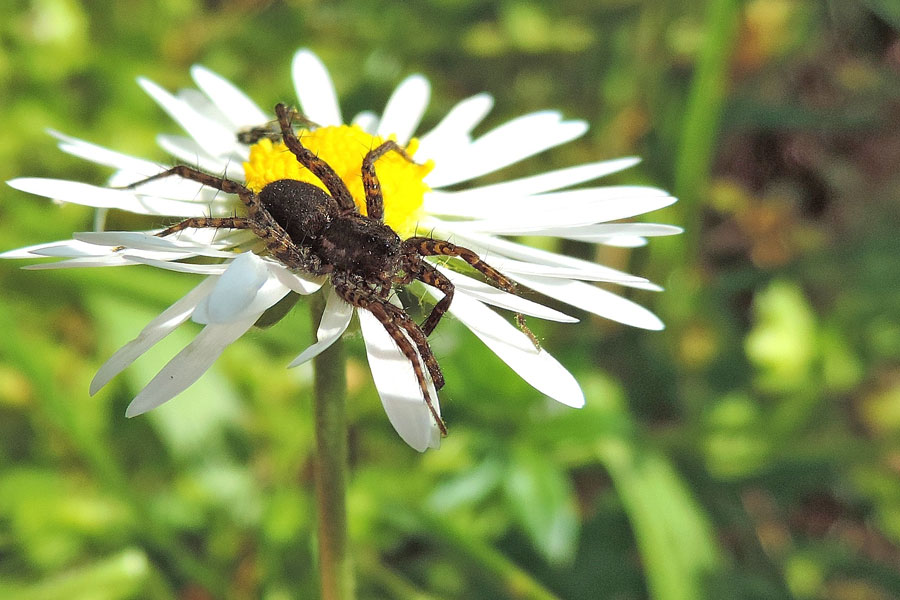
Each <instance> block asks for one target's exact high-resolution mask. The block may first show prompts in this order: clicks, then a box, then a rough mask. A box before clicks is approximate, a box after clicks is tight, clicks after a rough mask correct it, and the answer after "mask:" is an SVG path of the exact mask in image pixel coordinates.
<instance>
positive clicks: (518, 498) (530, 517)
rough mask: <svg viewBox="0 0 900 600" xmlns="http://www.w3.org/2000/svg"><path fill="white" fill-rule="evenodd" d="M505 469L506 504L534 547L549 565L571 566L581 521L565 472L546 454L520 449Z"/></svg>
mask: <svg viewBox="0 0 900 600" xmlns="http://www.w3.org/2000/svg"><path fill="white" fill-rule="evenodd" d="M506 468H507V472H506V477H505V480H504V491H505V492H506V501H507V502H508V503H509V505H510V507H511V508H512V510H513V514H515V515H516V518H517V520H518V521H519V523H520V524H521V525H522V526H523V528H524V529H525V532H526V533H527V534H528V536H529V537H530V538H531V540H532V542H534V544H535V547H536V548H537V549H538V550H539V551H540V552H541V554H542V555H543V556H544V557H545V558H546V559H547V560H549V561H550V562H553V563H557V564H564V563H567V562H570V561H571V560H572V558H573V556H574V554H575V547H576V543H577V541H578V517H577V515H576V514H575V499H574V496H573V494H572V488H571V484H570V483H569V480H568V477H567V476H566V474H565V472H564V471H562V470H561V469H560V467H559V465H558V464H557V463H556V462H555V461H553V460H550V459H549V458H548V457H547V456H546V455H545V454H540V453H537V452H535V451H533V450H530V449H526V448H519V449H517V451H516V452H514V453H513V454H512V457H511V460H510V463H509V465H507V467H506Z"/></svg>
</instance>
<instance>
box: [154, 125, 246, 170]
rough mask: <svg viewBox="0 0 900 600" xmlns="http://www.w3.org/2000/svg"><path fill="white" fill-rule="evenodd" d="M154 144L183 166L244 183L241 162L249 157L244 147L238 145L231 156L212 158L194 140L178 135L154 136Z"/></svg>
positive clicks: (224, 155)
mask: <svg viewBox="0 0 900 600" xmlns="http://www.w3.org/2000/svg"><path fill="white" fill-rule="evenodd" d="M235 139H237V138H235ZM156 143H157V144H159V147H160V148H162V149H163V150H165V151H166V152H167V153H169V154H171V155H172V156H174V157H175V158H177V159H178V160H179V161H180V162H181V163H183V164H186V165H190V166H192V167H195V168H197V169H200V170H201V171H204V172H206V173H213V174H215V175H219V176H221V177H227V178H228V179H233V180H235V181H244V167H243V161H245V160H247V158H248V157H249V156H250V154H249V150H247V147H246V146H243V145H238V147H236V148H235V150H234V152H233V153H232V154H223V155H218V156H212V155H211V154H210V153H209V152H207V151H206V149H205V148H204V147H203V146H201V145H200V144H199V143H198V142H197V141H196V140H193V139H191V138H188V137H184V136H180V135H167V134H160V135H158V136H156Z"/></svg>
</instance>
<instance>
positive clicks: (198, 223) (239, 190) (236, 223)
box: [124, 165, 321, 274]
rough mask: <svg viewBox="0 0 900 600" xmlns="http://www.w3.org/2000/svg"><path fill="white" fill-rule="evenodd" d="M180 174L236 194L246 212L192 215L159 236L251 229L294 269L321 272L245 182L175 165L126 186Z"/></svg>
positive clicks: (138, 185)
mask: <svg viewBox="0 0 900 600" xmlns="http://www.w3.org/2000/svg"><path fill="white" fill-rule="evenodd" d="M172 176H178V177H181V178H182V179H188V180H190V181H196V182H197V183H201V184H203V185H206V186H208V187H211V188H213V189H216V190H219V191H222V192H225V193H227V194H237V196H238V197H239V198H240V199H241V202H243V203H244V205H245V206H246V207H247V213H248V214H247V216H246V217H243V218H239V217H222V218H214V217H191V218H188V219H185V220H183V221H181V222H180V223H176V224H175V225H172V226H171V227H168V228H167V229H164V230H163V231H160V232H159V233H157V234H156V235H157V237H166V236H168V235H171V234H173V233H176V232H178V231H182V230H184V229H188V228H198V229H199V228H207V227H215V228H228V229H250V230H252V231H253V233H255V234H256V236H257V237H259V238H260V239H261V240H262V241H263V242H264V243H265V244H266V249H267V250H268V251H269V252H270V253H271V254H272V256H274V257H276V258H277V259H278V260H280V261H281V262H282V263H284V264H285V265H286V266H288V267H291V268H295V269H304V270H306V271H308V272H310V273H315V274H320V273H321V263H320V261H318V260H317V259H316V258H315V257H313V256H311V255H310V254H309V252H308V251H307V252H304V251H303V249H302V248H300V247H298V246H296V245H295V244H294V242H293V241H292V240H291V238H290V236H288V234H287V232H286V231H285V230H284V229H283V228H282V227H281V225H279V224H278V223H277V222H276V221H275V219H273V218H272V216H271V215H270V214H269V213H268V212H266V210H265V209H263V208H262V206H261V204H260V202H259V198H258V197H257V196H256V194H254V193H253V192H252V191H250V190H249V189H247V188H246V187H245V186H244V185H242V184H240V183H238V182H237V181H232V180H231V179H226V178H224V177H217V176H215V175H210V174H209V173H204V172H203V171H200V170H199V169H195V168H193V167H189V166H187V165H176V166H174V167H172V168H170V169H167V170H165V171H163V172H162V173H157V174H156V175H153V176H151V177H148V178H146V179H142V180H140V181H136V182H134V183H132V184H130V185H128V186H126V187H125V188H124V189H135V188H138V187H140V186H142V185H144V184H146V183H149V182H151V181H154V180H156V179H162V178H164V177H172Z"/></svg>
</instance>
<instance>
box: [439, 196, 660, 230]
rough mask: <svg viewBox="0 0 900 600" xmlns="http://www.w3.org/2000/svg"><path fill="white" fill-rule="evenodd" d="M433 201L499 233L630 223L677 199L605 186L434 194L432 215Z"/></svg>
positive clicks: (457, 214)
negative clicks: (520, 227)
mask: <svg viewBox="0 0 900 600" xmlns="http://www.w3.org/2000/svg"><path fill="white" fill-rule="evenodd" d="M433 201H441V202H442V203H443V204H444V206H445V207H447V209H449V210H451V211H453V214H454V215H455V216H470V217H473V218H476V219H481V220H482V221H486V222H487V223H488V224H487V225H484V226H479V229H484V227H488V226H491V225H490V224H492V223H494V222H497V223H499V224H498V225H497V227H496V228H497V229H500V228H502V227H503V224H504V223H510V224H512V223H516V224H526V225H531V226H533V225H534V224H540V223H543V224H544V228H547V227H553V226H560V227H562V226H573V225H572V224H573V223H574V224H576V225H578V224H582V223H583V224H586V225H591V224H593V223H600V222H603V221H613V220H617V219H627V218H629V217H633V216H635V215H640V214H644V213H646V212H651V211H654V210H657V209H659V208H663V207H665V206H669V205H670V204H672V203H674V202H675V201H676V199H675V198H673V197H672V196H670V195H669V194H668V193H667V192H666V191H665V190H661V189H659V188H653V187H645V186H603V187H593V188H584V189H578V190H566V191H561V192H548V193H545V194H538V195H535V196H520V197H510V196H503V197H499V198H494V199H490V200H489V199H486V198H483V197H478V196H475V197H473V198H469V199H467V198H466V196H465V193H464V192H463V193H459V194H457V193H431V194H429V204H427V205H426V210H428V211H429V212H431V211H432V208H433V206H434V202H433ZM437 208H438V210H440V207H437ZM436 212H437V211H436ZM482 221H479V223H481V222H482ZM463 223H467V222H466V221H464V222H463ZM509 227H510V228H511V227H512V225H510V226H509Z"/></svg>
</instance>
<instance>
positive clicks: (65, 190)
mask: <svg viewBox="0 0 900 600" xmlns="http://www.w3.org/2000/svg"><path fill="white" fill-rule="evenodd" d="M7 183H8V184H9V185H10V186H12V187H14V188H16V189H17V190H21V191H23V192H28V193H31V194H37V195H38V196H44V197H46V198H52V199H53V200H58V201H60V202H71V203H73V204H81V205H83V206H93V207H95V208H118V209H120V210H127V211H129V212H133V213H136V214H141V215H170V216H178V217H202V216H206V215H205V214H204V213H206V212H207V206H206V205H204V204H199V203H194V202H182V201H179V200H167V199H165V198H156V197H152V196H144V195H143V194H138V193H135V192H133V191H130V190H112V189H109V188H104V187H99V186H96V185H90V184H87V183H81V182H79V181H66V180H64V179H44V178H40V177H19V178H18V179H12V180H10V181H7Z"/></svg>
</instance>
